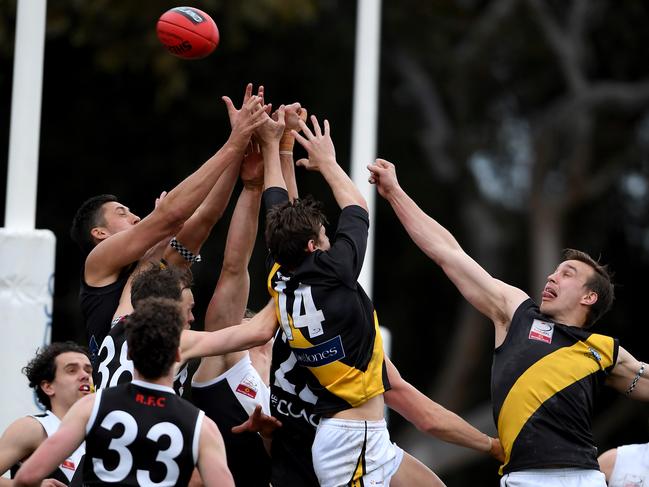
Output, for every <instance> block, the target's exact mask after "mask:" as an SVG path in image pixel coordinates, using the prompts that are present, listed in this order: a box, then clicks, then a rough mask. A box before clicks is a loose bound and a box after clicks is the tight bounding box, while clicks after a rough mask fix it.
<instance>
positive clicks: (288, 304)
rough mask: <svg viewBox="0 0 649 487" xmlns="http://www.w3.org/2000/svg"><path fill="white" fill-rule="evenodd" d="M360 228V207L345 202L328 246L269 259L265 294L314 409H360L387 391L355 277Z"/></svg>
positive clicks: (373, 321)
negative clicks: (295, 261) (289, 262)
mask: <svg viewBox="0 0 649 487" xmlns="http://www.w3.org/2000/svg"><path fill="white" fill-rule="evenodd" d="M287 200H288V193H287V192H286V191H285V190H283V189H280V188H269V189H267V190H266V191H265V192H264V203H265V205H266V208H271V207H272V206H274V205H276V204H281V203H283V202H285V201H287ZM368 227H369V220H368V215H367V212H366V211H365V210H364V209H363V208H361V207H360V206H355V205H352V206H348V207H346V208H344V209H343V210H342V211H341V213H340V217H339V219H338V227H337V229H336V232H335V235H334V237H333V239H332V241H331V248H330V249H329V250H327V251H321V250H316V251H315V252H313V253H311V254H309V255H307V257H306V258H305V259H304V261H302V263H301V264H300V265H299V266H298V267H297V268H295V269H292V270H288V269H284V268H283V267H282V266H281V265H280V264H279V263H276V262H273V261H272V258H269V262H268V268H269V269H270V272H269V275H268V281H267V285H268V291H269V292H270V294H271V296H272V297H273V298H274V300H275V305H276V307H277V313H278V320H279V322H280V325H281V327H282V330H283V331H284V334H285V335H286V337H287V338H288V343H289V345H290V347H291V349H292V350H293V352H294V353H295V357H296V359H297V363H298V364H299V365H301V366H304V367H306V368H307V369H308V370H309V371H310V372H311V375H312V379H311V380H310V381H309V387H310V388H311V389H312V390H313V392H314V393H315V395H316V396H317V397H318V401H317V403H316V405H315V412H317V413H320V414H324V413H329V414H331V413H336V412H338V411H342V410H345V409H349V408H352V407H357V406H360V405H362V404H364V403H365V402H367V401H368V400H369V399H371V398H372V397H375V396H378V395H379V394H382V393H383V392H385V391H386V390H388V389H389V388H390V385H389V382H388V378H387V373H386V369H385V363H384V357H383V341H382V338H381V333H380V331H379V326H378V320H377V318H376V314H375V313H374V306H373V305H372V302H371V301H370V299H369V297H368V296H367V294H365V291H363V288H362V287H361V286H360V284H359V283H358V281H357V279H358V275H359V273H360V271H361V267H362V265H363V258H364V257H365V248H366V246H367V233H368Z"/></svg>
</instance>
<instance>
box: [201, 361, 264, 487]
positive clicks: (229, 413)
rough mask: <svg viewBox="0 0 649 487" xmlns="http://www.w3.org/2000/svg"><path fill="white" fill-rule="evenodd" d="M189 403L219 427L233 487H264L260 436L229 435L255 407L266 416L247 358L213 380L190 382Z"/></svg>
mask: <svg viewBox="0 0 649 487" xmlns="http://www.w3.org/2000/svg"><path fill="white" fill-rule="evenodd" d="M192 402H193V403H194V405H195V406H196V407H198V408H200V409H202V410H203V411H205V414H206V415H207V417H209V418H211V419H212V420H213V421H214V422H215V423H216V425H217V426H218V427H219V431H220V432H221V435H222V436H223V441H224V443H225V451H226V454H227V460H228V468H229V469H230V472H232V477H233V478H234V483H235V485H238V486H239V485H240V486H245V487H268V484H269V483H270V463H271V462H270V457H269V456H268V453H266V449H265V448H264V442H263V440H262V438H261V436H259V435H258V434H257V433H251V432H245V433H232V427H233V426H238V425H240V424H241V423H243V422H244V421H246V420H247V419H248V417H249V416H250V414H251V413H252V412H253V411H254V409H255V407H256V406H257V405H258V404H261V406H262V410H263V412H264V413H265V414H269V410H268V388H267V387H266V384H264V381H263V380H262V379H261V377H260V376H259V373H258V372H257V370H256V369H255V368H254V367H253V366H252V363H251V361H250V356H249V355H246V356H244V357H243V358H242V359H241V360H240V361H239V362H237V363H236V364H235V365H233V366H232V367H230V368H229V369H228V370H227V371H225V372H224V373H223V374H221V375H219V376H218V377H215V378H214V379H213V380H210V381H207V382H200V383H199V382H192ZM251 465H254V468H251Z"/></svg>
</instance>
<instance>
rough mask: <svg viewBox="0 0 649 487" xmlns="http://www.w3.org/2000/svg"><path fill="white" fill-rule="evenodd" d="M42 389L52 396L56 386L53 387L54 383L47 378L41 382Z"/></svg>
mask: <svg viewBox="0 0 649 487" xmlns="http://www.w3.org/2000/svg"><path fill="white" fill-rule="evenodd" d="M39 386H40V388H41V390H42V391H43V392H44V393H45V394H47V395H48V396H50V397H52V396H53V395H54V387H52V383H51V382H48V381H46V380H44V381H41V383H40V384H39Z"/></svg>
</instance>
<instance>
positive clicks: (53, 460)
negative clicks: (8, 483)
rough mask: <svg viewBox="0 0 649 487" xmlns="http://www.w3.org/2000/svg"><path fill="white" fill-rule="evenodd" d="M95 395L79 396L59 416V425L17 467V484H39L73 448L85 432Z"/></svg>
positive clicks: (15, 482)
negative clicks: (61, 415)
mask: <svg viewBox="0 0 649 487" xmlns="http://www.w3.org/2000/svg"><path fill="white" fill-rule="evenodd" d="M94 403H95V395H94V394H91V395H88V396H85V397H82V398H81V399H79V400H78V401H77V402H76V403H74V405H73V406H72V407H71V408H70V410H69V411H68V413H67V414H66V415H65V417H64V418H63V419H62V420H61V425H60V426H59V429H58V430H57V431H56V433H54V434H53V435H52V436H50V437H49V438H47V440H45V441H44V442H43V443H42V444H41V445H40V446H39V447H38V449H36V451H35V452H34V453H33V454H32V455H31V456H30V457H29V459H28V460H27V461H26V462H25V463H24V464H23V466H22V467H21V468H20V470H18V474H17V475H16V478H15V479H14V485H15V486H16V487H22V486H24V487H27V486H38V485H40V482H41V480H43V479H44V478H45V476H46V475H48V474H49V473H50V472H51V471H53V470H54V469H55V468H56V467H57V466H58V465H60V464H61V462H63V460H65V459H66V458H67V457H68V456H69V455H70V453H72V452H73V451H74V450H76V449H77V448H78V447H79V445H80V444H81V443H82V442H83V440H84V439H85V436H86V423H87V422H88V418H90V413H91V411H92V407H93V405H94Z"/></svg>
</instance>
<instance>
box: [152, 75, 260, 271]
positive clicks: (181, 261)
mask: <svg viewBox="0 0 649 487" xmlns="http://www.w3.org/2000/svg"><path fill="white" fill-rule="evenodd" d="M252 89H253V85H252V83H249V84H248V85H247V86H246V90H245V93H244V95H243V102H242V107H243V105H245V104H246V103H247V102H248V100H249V99H250V97H251V96H252ZM257 96H258V97H260V98H261V99H262V103H263V97H264V87H263V86H260V87H259V88H258V91H257ZM240 110H241V109H237V110H235V111H233V112H232V113H230V112H229V113H228V115H230V117H231V119H230V123H231V124H232V123H233V122H234V121H235V120H234V118H235V115H236V114H237V113H238V112H239V111H240ZM251 145H252V140H251V141H250V142H249V145H248V148H247V149H246V153H245V156H244V158H243V159H244V160H245V159H246V158H248V156H249V154H250V147H251ZM239 162H242V161H241V160H240V161H239ZM243 171H244V169H243V167H242V165H240V164H239V163H235V164H231V165H230V166H229V167H228V168H227V169H226V170H225V172H224V173H223V174H222V175H221V177H219V179H218V181H217V182H216V184H215V185H214V187H213V188H212V190H211V191H210V192H209V194H208V195H207V198H205V200H204V201H203V203H201V205H200V206H199V207H198V208H197V209H196V211H195V212H194V214H193V215H192V216H191V217H190V218H189V220H187V221H186V222H185V224H184V225H183V227H182V230H180V232H178V234H177V235H176V239H177V240H178V242H180V243H181V244H182V245H183V246H184V247H185V248H186V249H188V250H189V251H191V252H192V253H193V254H198V253H199V252H200V249H201V247H202V246H203V244H204V243H205V240H206V239H207V237H208V236H209V234H210V232H211V231H212V228H213V227H214V225H215V224H216V223H217V222H218V221H219V220H220V219H221V217H222V216H223V213H224V211H225V208H226V207H227V205H228V202H229V201H230V198H231V196H232V191H233V190H234V186H235V183H236V182H237V177H238V176H239V173H240V172H242V173H243ZM242 179H243V178H242ZM244 185H245V180H244ZM164 259H165V260H166V261H167V262H169V263H170V264H172V265H182V266H188V265H190V264H191V263H190V262H189V261H188V260H186V259H185V258H184V257H183V256H182V255H181V254H180V253H179V252H178V251H176V249H174V248H172V247H169V246H167V247H166V249H165V253H164Z"/></svg>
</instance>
